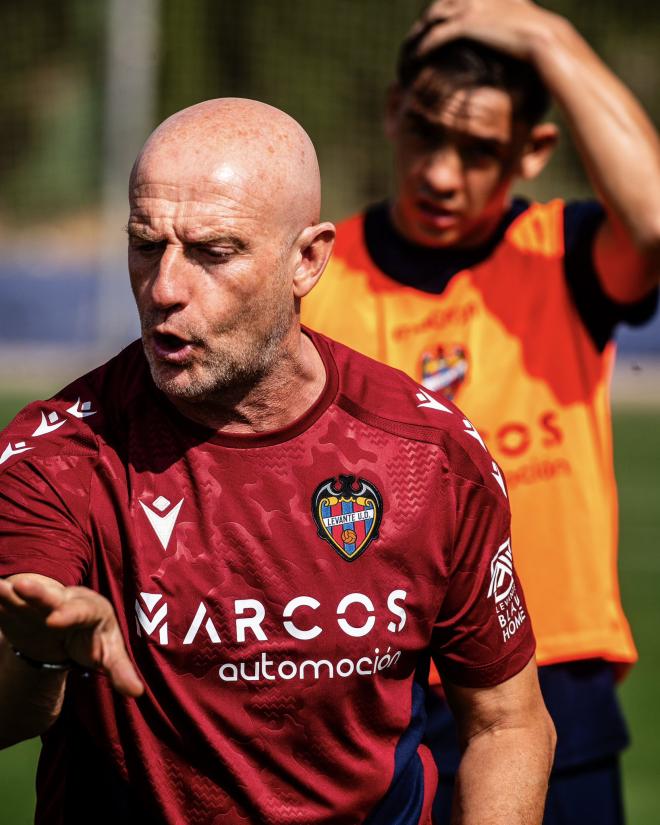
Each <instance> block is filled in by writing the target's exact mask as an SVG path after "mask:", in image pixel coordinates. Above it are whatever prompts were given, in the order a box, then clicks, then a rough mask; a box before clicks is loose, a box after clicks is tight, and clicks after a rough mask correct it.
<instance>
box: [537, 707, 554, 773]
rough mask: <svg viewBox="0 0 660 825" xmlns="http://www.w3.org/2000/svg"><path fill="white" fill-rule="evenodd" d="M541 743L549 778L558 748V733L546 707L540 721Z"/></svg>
mask: <svg viewBox="0 0 660 825" xmlns="http://www.w3.org/2000/svg"><path fill="white" fill-rule="evenodd" d="M539 741H540V744H541V752H542V753H543V754H545V763H546V766H547V772H548V776H549V775H550V771H551V770H552V763H553V762H554V758H555V748H556V747H557V731H556V730H555V725H554V722H553V721H552V719H551V717H550V714H549V713H548V711H547V710H546V708H545V707H544V708H543V711H542V713H541V719H540V720H539Z"/></svg>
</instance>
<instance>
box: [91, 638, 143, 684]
mask: <svg viewBox="0 0 660 825" xmlns="http://www.w3.org/2000/svg"><path fill="white" fill-rule="evenodd" d="M103 660H104V661H103V662H102V664H101V668H102V670H103V671H104V672H105V673H106V674H107V675H108V677H109V678H110V681H111V682H112V686H113V687H114V688H115V690H116V691H118V692H119V693H121V694H123V695H124V696H131V697H133V698H137V697H138V696H141V695H142V694H143V693H144V685H143V684H142V682H141V680H140V677H139V676H138V675H137V672H136V670H135V668H134V667H133V663H132V662H131V660H130V659H129V658H128V653H127V652H126V648H125V646H124V642H123V639H122V638H121V635H120V634H119V630H117V632H116V639H113V640H111V642H110V644H109V646H108V649H107V650H106V651H105V655H104V656H103Z"/></svg>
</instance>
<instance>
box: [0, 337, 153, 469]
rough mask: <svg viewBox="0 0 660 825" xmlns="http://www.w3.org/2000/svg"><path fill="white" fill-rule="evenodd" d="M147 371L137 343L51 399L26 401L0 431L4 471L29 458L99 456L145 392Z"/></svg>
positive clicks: (0, 450)
mask: <svg viewBox="0 0 660 825" xmlns="http://www.w3.org/2000/svg"><path fill="white" fill-rule="evenodd" d="M145 374H146V373H145V359H144V355H143V353H142V347H141V345H140V344H139V342H135V343H133V344H131V345H130V346H128V347H127V348H126V349H124V350H123V351H122V352H120V353H119V354H118V355H117V356H115V357H114V358H112V359H111V360H110V361H108V362H107V363H105V364H103V365H101V366H99V367H97V368H96V369H93V370H92V371H90V372H88V373H87V374H85V375H83V376H81V377H80V378H77V379H76V380H75V381H72V382H71V383H70V384H68V385H67V386H66V387H64V388H63V389H61V390H59V391H58V392H57V393H55V395H53V396H52V397H51V398H49V399H47V400H38V401H33V402H32V403H30V404H28V405H27V406H26V407H24V408H23V409H22V410H21V411H20V412H19V413H18V414H17V415H16V417H15V418H14V419H13V421H11V422H10V424H9V425H8V426H7V427H6V429H5V430H4V431H3V432H2V433H0V472H2V471H3V470H6V469H8V468H9V467H10V466H12V465H14V464H16V463H18V462H19V461H21V460H25V459H29V460H31V461H34V460H40V459H49V458H54V457H57V456H60V457H61V456H71V457H74V456H80V457H82V456H95V455H96V454H97V453H98V451H99V447H100V444H101V443H102V442H104V441H107V440H111V439H112V437H113V432H114V431H115V430H116V429H117V427H118V426H120V422H121V420H122V419H123V417H124V416H125V414H126V413H127V412H128V411H130V409H131V407H132V406H133V405H134V403H135V401H136V399H137V397H138V396H139V395H140V393H142V392H143V391H144V386H145V381H144V379H145Z"/></svg>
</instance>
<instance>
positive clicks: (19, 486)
mask: <svg viewBox="0 0 660 825" xmlns="http://www.w3.org/2000/svg"><path fill="white" fill-rule="evenodd" d="M89 486H90V468H89V461H85V460H83V459H81V458H80V457H78V456H57V457H49V458H47V459H43V460H37V461H28V460H24V461H18V462H16V463H14V464H13V465H12V466H11V467H10V468H8V469H6V470H5V472H3V473H2V474H1V475H0V576H10V575H13V574H15V573H40V574H42V575H44V576H49V577H50V578H53V579H56V580H57V581H59V582H61V583H62V584H65V585H78V584H82V583H84V581H85V579H86V577H87V574H88V572H89V567H90V564H91V548H90V543H89V541H88V537H87V531H86V523H87V512H88V502H89Z"/></svg>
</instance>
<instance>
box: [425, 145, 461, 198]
mask: <svg viewBox="0 0 660 825" xmlns="http://www.w3.org/2000/svg"><path fill="white" fill-rule="evenodd" d="M423 179H424V183H425V185H426V187H427V188H428V190H429V194H434V195H436V196H438V197H443V198H447V197H451V196H452V195H454V194H455V193H456V192H458V191H459V190H460V189H461V187H462V185H463V161H462V159H461V155H460V152H459V151H458V150H457V149H456V148H455V147H452V146H443V147H441V148H438V149H437V150H436V151H434V152H432V153H430V154H429V155H428V157H427V158H426V163H425V164H424V169H423Z"/></svg>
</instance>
